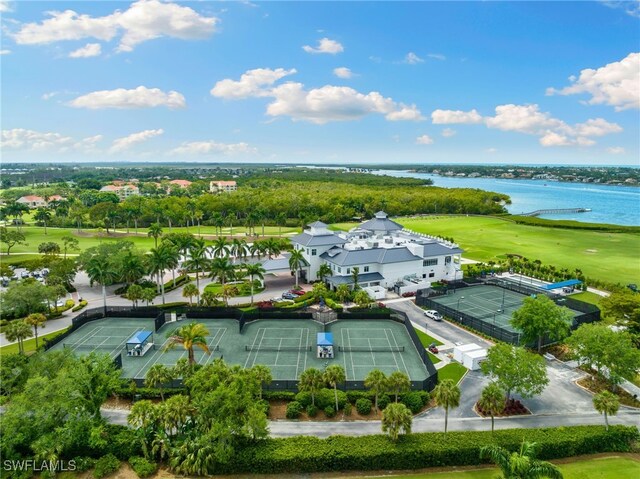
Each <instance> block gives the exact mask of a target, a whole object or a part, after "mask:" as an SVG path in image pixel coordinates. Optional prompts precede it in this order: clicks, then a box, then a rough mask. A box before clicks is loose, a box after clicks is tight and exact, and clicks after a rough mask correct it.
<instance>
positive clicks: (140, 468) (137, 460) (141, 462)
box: [129, 456, 158, 477]
mask: <svg viewBox="0 0 640 479" xmlns="http://www.w3.org/2000/svg"><path fill="white" fill-rule="evenodd" d="M129 465H130V466H131V469H133V472H135V473H136V474H137V475H138V477H147V476H150V475H151V474H153V473H154V472H156V469H158V465H157V464H156V463H155V462H151V461H148V460H146V459H145V458H144V457H140V456H133V457H130V458H129Z"/></svg>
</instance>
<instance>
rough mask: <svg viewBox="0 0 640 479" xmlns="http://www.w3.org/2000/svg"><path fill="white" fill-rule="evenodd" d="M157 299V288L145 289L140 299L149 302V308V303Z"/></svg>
mask: <svg viewBox="0 0 640 479" xmlns="http://www.w3.org/2000/svg"><path fill="white" fill-rule="evenodd" d="M155 297H156V290H155V288H144V289H143V290H142V295H141V297H140V299H142V300H144V301H146V302H147V306H149V303H150V302H153V300H154V299H155Z"/></svg>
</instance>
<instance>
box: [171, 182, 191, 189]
mask: <svg viewBox="0 0 640 479" xmlns="http://www.w3.org/2000/svg"><path fill="white" fill-rule="evenodd" d="M169 184H170V185H175V186H179V187H180V188H189V187H190V186H191V184H192V182H191V181H189V180H171V181H170V182H169Z"/></svg>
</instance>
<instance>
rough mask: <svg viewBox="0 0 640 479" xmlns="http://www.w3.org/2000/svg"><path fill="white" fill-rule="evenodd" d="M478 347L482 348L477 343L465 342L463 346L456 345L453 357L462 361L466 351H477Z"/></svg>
mask: <svg viewBox="0 0 640 479" xmlns="http://www.w3.org/2000/svg"><path fill="white" fill-rule="evenodd" d="M476 349H482V348H481V347H480V346H478V345H477V344H476V343H469V344H463V345H462V346H456V347H455V348H453V359H454V360H456V361H458V362H459V363H461V362H462V356H463V355H464V353H467V352H469V351H475V350H476Z"/></svg>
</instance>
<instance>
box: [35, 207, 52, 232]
mask: <svg viewBox="0 0 640 479" xmlns="http://www.w3.org/2000/svg"><path fill="white" fill-rule="evenodd" d="M33 219H34V220H36V221H40V222H41V223H43V224H44V234H45V235H46V234H47V223H48V222H49V221H51V211H49V210H48V209H46V208H38V211H36V214H35V215H33Z"/></svg>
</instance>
